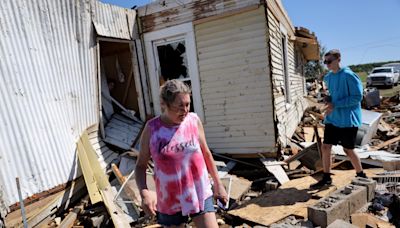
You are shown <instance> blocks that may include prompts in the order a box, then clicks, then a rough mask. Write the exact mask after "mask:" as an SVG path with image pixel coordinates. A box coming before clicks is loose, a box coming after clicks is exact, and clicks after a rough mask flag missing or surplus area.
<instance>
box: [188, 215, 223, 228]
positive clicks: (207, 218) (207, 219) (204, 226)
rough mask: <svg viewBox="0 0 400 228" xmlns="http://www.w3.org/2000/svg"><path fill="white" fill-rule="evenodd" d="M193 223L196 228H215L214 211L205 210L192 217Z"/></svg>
mask: <svg viewBox="0 0 400 228" xmlns="http://www.w3.org/2000/svg"><path fill="white" fill-rule="evenodd" d="M193 221H194V224H195V225H196V227H198V228H217V227H218V223H217V218H216V217H215V212H207V213H204V214H201V215H197V216H195V217H194V218H193Z"/></svg>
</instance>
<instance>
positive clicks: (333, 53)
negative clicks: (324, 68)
mask: <svg viewBox="0 0 400 228" xmlns="http://www.w3.org/2000/svg"><path fill="white" fill-rule="evenodd" d="M328 55H332V56H333V57H335V58H336V59H338V58H340V51H339V50H338V49H332V50H330V51H328V52H327V53H325V56H328Z"/></svg>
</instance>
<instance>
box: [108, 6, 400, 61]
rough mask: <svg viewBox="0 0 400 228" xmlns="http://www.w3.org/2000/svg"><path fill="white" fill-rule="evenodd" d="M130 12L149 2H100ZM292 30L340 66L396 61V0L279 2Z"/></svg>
mask: <svg viewBox="0 0 400 228" xmlns="http://www.w3.org/2000/svg"><path fill="white" fill-rule="evenodd" d="M101 1H102V2H105V3H110V4H114V5H119V6H121V7H126V8H131V7H132V6H134V5H137V6H142V5H145V4H147V3H150V2H151V1H150V0H101ZM282 2H283V5H284V7H285V9H286V11H287V13H288V15H289V17H290V19H291V22H292V24H293V25H294V26H295V27H305V28H307V29H309V30H310V31H312V32H314V33H315V35H316V36H317V37H318V40H319V42H320V44H321V46H323V47H325V48H326V49H327V50H329V49H334V48H335V49H339V50H340V51H341V53H342V61H341V63H342V65H355V64H362V63H372V62H384V61H395V60H396V61H397V60H399V61H400V0H334V1H332V0H282Z"/></svg>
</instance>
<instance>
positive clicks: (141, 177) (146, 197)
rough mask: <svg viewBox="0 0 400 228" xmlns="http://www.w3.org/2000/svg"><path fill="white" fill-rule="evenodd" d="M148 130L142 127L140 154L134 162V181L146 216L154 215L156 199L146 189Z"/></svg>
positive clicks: (148, 150)
mask: <svg viewBox="0 0 400 228" xmlns="http://www.w3.org/2000/svg"><path fill="white" fill-rule="evenodd" d="M149 141H150V130H149V127H148V125H147V124H146V126H145V127H144V130H143V133H142V136H141V140H140V153H139V157H138V160H137V162H136V169H135V179H136V184H137V186H138V188H139V193H140V196H141V197H142V207H143V210H144V211H145V212H146V214H149V215H155V214H156V204H157V198H156V197H155V195H154V193H153V192H151V191H150V190H149V189H148V188H147V183H146V169H147V164H148V162H149V160H150V149H149Z"/></svg>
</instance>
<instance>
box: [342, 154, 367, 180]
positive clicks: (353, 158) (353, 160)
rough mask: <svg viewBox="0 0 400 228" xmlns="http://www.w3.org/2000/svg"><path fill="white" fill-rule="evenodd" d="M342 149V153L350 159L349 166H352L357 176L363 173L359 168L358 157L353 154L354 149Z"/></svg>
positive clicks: (360, 167) (359, 161)
mask: <svg viewBox="0 0 400 228" xmlns="http://www.w3.org/2000/svg"><path fill="white" fill-rule="evenodd" d="M343 149H344V152H345V153H346V155H347V157H349V158H350V161H351V164H352V165H353V167H354V169H355V170H356V172H357V174H359V173H363V168H362V166H361V160H360V157H358V155H357V154H356V153H355V152H354V149H346V148H343Z"/></svg>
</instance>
